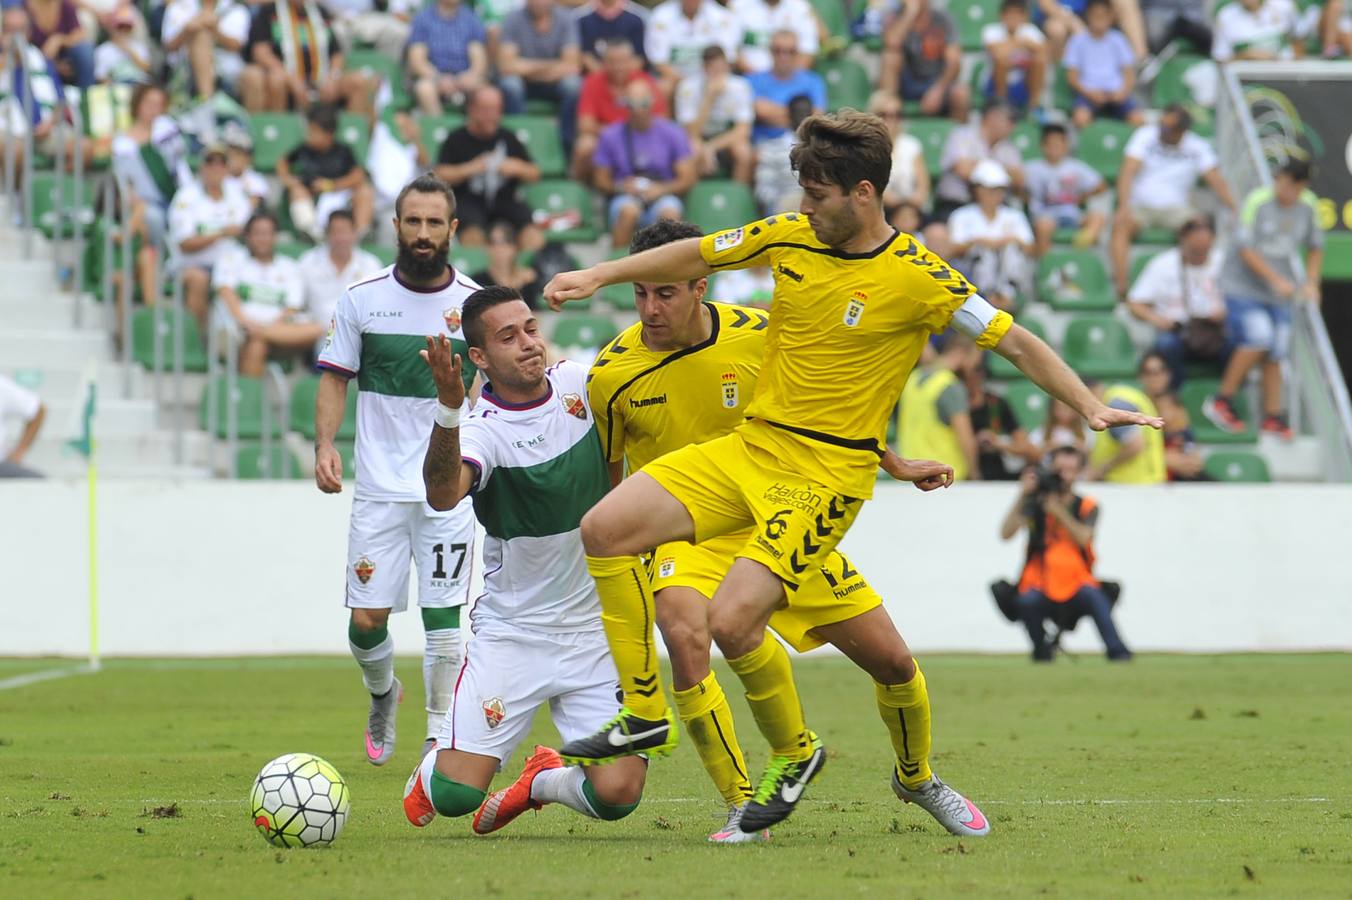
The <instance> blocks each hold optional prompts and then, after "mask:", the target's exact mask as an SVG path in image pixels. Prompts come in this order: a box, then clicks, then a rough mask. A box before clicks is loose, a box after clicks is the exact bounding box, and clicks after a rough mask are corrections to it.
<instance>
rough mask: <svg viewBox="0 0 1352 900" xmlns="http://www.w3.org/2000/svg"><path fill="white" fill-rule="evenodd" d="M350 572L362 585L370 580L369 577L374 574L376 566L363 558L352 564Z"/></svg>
mask: <svg viewBox="0 0 1352 900" xmlns="http://www.w3.org/2000/svg"><path fill="white" fill-rule="evenodd" d="M352 572H353V574H354V575H356V576H357V580H358V581H360V582H361V583H362V584H366V582H368V581H370V580H371V576H372V575H374V574H375V573H376V564H375V563H373V562H371V560H369V559H368V558H366V557H365V556H363V557H362V558H361V559H359V560H357V561H356V562H354V563H353V564H352Z"/></svg>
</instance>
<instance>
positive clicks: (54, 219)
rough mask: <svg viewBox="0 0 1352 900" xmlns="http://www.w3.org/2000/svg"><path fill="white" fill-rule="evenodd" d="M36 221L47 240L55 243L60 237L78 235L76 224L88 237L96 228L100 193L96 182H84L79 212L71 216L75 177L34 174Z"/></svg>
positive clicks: (73, 202) (34, 218) (50, 173)
mask: <svg viewBox="0 0 1352 900" xmlns="http://www.w3.org/2000/svg"><path fill="white" fill-rule="evenodd" d="M32 184H33V221H34V222H36V223H37V226H38V230H39V231H41V232H42V234H43V236H44V237H46V238H47V240H49V241H50V240H55V239H56V237H57V236H58V235H60V237H62V238H70V237H74V235H75V224H76V222H78V223H79V225H80V230H81V231H82V232H84V233H85V234H89V233H90V230H91V229H92V227H93V225H94V219H95V217H94V199H95V196H94V194H95V192H96V191H97V190H98V184H97V182H94V181H90V180H88V179H86V180H85V182H84V187H83V188H82V193H81V196H80V209H79V211H78V213H76V214H75V215H74V216H72V214H71V211H72V210H74V208H75V177H74V176H73V175H64V174H57V173H56V172H34V173H33V182H32Z"/></svg>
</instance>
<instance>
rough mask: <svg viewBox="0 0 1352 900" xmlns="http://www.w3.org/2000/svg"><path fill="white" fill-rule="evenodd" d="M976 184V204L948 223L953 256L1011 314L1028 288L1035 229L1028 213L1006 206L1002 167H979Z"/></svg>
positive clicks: (993, 301)
mask: <svg viewBox="0 0 1352 900" xmlns="http://www.w3.org/2000/svg"><path fill="white" fill-rule="evenodd" d="M971 182H972V194H973V195H974V196H975V198H976V202H975V203H969V204H967V205H966V206H963V207H959V208H958V209H956V210H954V211H953V215H952V216H950V217H949V219H948V239H949V241H950V242H951V249H950V255H951V257H952V258H953V260H954V262H955V264H956V265H957V267H958V269H959V270H960V271H961V272H962V273H963V274H964V275H966V276H967V278H968V280H969V281H971V282H972V283H973V284H975V285H976V286H977V289H978V290H980V291H981V294H982V296H983V297H985V298H986V299H987V300H989V301H990V302H991V304H992V305H994V306H996V307H998V308H999V309H1003V310H1012V309H1013V308H1014V306H1015V304H1016V302H1017V300H1018V295H1019V294H1020V293H1021V292H1022V291H1023V290H1025V289H1026V287H1027V281H1028V274H1029V266H1028V258H1029V256H1031V255H1032V253H1033V229H1032V228H1031V227H1029V225H1028V219H1027V217H1026V216H1024V214H1023V213H1021V212H1019V211H1018V210H1017V209H1015V208H1014V207H1012V206H1005V195H1006V193H1007V192H1008V190H1009V184H1010V179H1009V173H1008V172H1006V171H1005V170H1004V167H1003V166H1001V165H1000V164H999V163H998V162H996V161H995V160H993V159H987V160H982V161H981V162H980V163H977V165H976V168H974V169H973V170H972V177H971Z"/></svg>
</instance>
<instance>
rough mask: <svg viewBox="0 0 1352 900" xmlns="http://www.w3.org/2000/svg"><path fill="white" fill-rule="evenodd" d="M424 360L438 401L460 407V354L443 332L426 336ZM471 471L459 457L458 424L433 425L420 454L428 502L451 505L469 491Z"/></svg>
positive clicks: (439, 507) (462, 397)
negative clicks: (434, 335) (430, 374)
mask: <svg viewBox="0 0 1352 900" xmlns="http://www.w3.org/2000/svg"><path fill="white" fill-rule="evenodd" d="M419 353H420V355H421V356H422V358H423V362H425V363H427V366H428V368H430V369H431V370H432V380H433V381H435V382H436V384H437V402H438V403H440V404H441V405H442V406H445V407H447V408H449V409H454V410H460V409H462V407H464V405H465V382H464V381H463V380H461V375H460V355H459V354H458V353H452V352H451V342H450V339H449V338H447V337H446V336H445V335H442V336H441V337H438V338H431V337H429V338H428V339H427V349H426V350H421V351H419ZM473 483H474V474H473V472H472V471H471V470H470V467H469V466H466V465H463V464H462V461H461V458H460V426H459V424H458V423H457V424H456V425H455V426H454V427H452V428H443V427H442V426H441V425H438V424H433V425H432V438H431V440H430V441H428V444H427V455H426V456H424V457H423V487H424V489H425V490H426V493H427V505H428V506H430V507H432V508H433V509H436V510H447V509H451V508H453V507H454V506H455V505H456V504H457V503H459V502H460V500H461V499H462V498H463V497H464V496H465V495H466V494H468V493H469V491H470V488H471V487H472V486H473Z"/></svg>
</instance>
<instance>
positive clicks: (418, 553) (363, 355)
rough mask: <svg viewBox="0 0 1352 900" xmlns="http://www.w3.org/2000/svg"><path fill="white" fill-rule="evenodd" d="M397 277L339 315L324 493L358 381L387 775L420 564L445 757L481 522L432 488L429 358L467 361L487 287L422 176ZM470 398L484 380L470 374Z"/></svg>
mask: <svg viewBox="0 0 1352 900" xmlns="http://www.w3.org/2000/svg"><path fill="white" fill-rule="evenodd" d="M394 209H395V219H394V225H395V230H396V233H397V235H398V244H399V254H398V258H397V260H396V262H395V264H394V265H392V266H390V267H388V268H386V269H384V270H383V271H381V272H380V273H379V274H377V275H375V276H373V277H371V278H369V279H367V280H365V281H360V282H357V283H356V284H353V285H351V286H350V287H348V288H347V290H346V291H344V292H343V296H342V297H341V298H340V299H339V301H338V305H337V307H336V308H335V310H334V314H333V323H332V325H331V326H330V328H329V336H328V340H327V341H326V343H325V345H324V350H323V352H322V353H321V354H320V356H319V368H320V369H322V370H323V373H322V375H321V377H320V383H319V394H318V397H317V399H316V402H315V482H316V484H318V485H319V489H320V490H321V491H323V492H324V493H326V494H336V493H338V492H339V491H341V490H342V488H343V461H342V458H341V457H340V456H339V454H338V451H337V449H336V448H335V447H334V437H335V435H336V434H337V432H338V429H339V427H340V426H341V425H342V422H343V415H344V409H345V405H346V400H347V391H348V383H349V382H350V381H352V380H353V379H355V380H356V382H357V447H356V464H357V484H356V490H355V496H354V499H353V502H352V519H351V525H350V528H349V532H348V547H347V606H348V608H350V609H351V611H352V612H351V618H350V621H349V624H348V642H349V646H350V648H351V650H352V655H353V657H354V658H355V659H356V660H357V664H358V665H359V666H360V667H361V670H362V681H363V682H364V684H365V686H366V690H367V691H368V692H370V694H371V708H370V713H369V715H368V717H367V725H366V758H367V760H368V761H369V762H370V763H371V764H372V765H376V766H380V765H384V764H385V763H386V762H388V761H389V759H390V757H391V756H392V755H393V754H394V740H395V712H396V710H397V708H398V705H399V701H400V700H401V699H402V698H403V685H402V684H401V683H400V681H399V679H398V678H396V677H395V675H394V641H393V639H392V638H391V637H390V633H389V629H388V627H387V623H388V620H389V615H390V612H391V611H392V610H393V611H396V612H399V611H403V610H404V609H405V608H406V607H407V606H408V594H409V586H408V578H409V562H410V560H412V562H413V563H414V564H415V565H416V567H417V571H418V585H417V596H418V606H419V607H420V609H421V611H422V620H423V630H424V633H425V635H426V643H425V646H424V650H423V687H424V690H425V692H426V697H427V740H426V741H425V743H424V744H423V753H426V752H427V751H428V750H429V749H431V747H433V746H434V745H435V736H436V734H437V732H438V731H439V730H440V728H441V722H442V719H443V718H445V715H446V709H447V707H448V706H449V705H450V698H451V691H452V687H453V681H454V678H455V673H456V672H457V671H458V670H459V668H460V660H461V641H460V608H461V607H462V606H464V604H465V602H466V600H467V599H468V597H469V581H470V570H471V568H472V567H473V559H474V510H473V506H472V504H471V502H470V501H469V500H468V499H466V500H465V501H464V502H463V503H460V504H459V505H457V506H456V507H455V508H453V509H450V510H447V511H445V512H438V511H437V510H434V509H432V508H431V507H430V506H428V505H427V502H426V499H425V496H424V488H423V483H422V479H421V478H420V477H419V476H420V472H421V470H422V459H423V455H424V454H425V453H426V450H427V442H428V427H427V423H428V422H429V421H431V419H432V414H433V412H434V411H435V410H436V406H437V400H436V397H437V390H436V384H435V383H434V382H433V380H432V376H431V374H430V373H429V372H428V370H427V367H426V366H425V365H423V362H422V360H421V359H420V358H419V357H418V350H419V349H420V348H422V347H424V346H425V344H426V335H428V334H443V333H444V334H447V335H449V337H450V340H451V341H452V343H453V344H454V346H455V347H456V349H457V350H458V351H459V352H460V353H461V354H462V355H463V354H464V353H465V343H464V339H463V337H462V334H461V331H460V308H461V305H462V304H463V303H464V300H465V298H466V297H468V296H469V295H470V294H471V293H473V292H474V291H476V290H478V288H479V286H478V285H477V284H475V283H474V282H473V281H471V280H470V279H469V278H468V277H466V276H465V275H463V274H460V273H457V272H456V271H455V269H454V268H452V267H451V266H450V264H449V263H448V257H449V255H450V245H451V238H452V236H454V234H455V227H456V224H457V223H456V219H455V195H454V193H452V191H451V188H450V187H449V186H448V185H447V184H446V183H445V182H443V181H440V180H439V179H437V178H435V177H434V176H432V175H430V174H428V175H422V176H420V177H418V178H416V179H414V180H413V181H412V182H410V183H409V184H408V185H407V186H405V187H404V189H403V190H402V191H401V192H400V193H399V197H398V199H397V200H396V202H395V208H394ZM462 374H463V377H464V380H465V388H466V390H468V389H469V385H470V383H471V382H472V381H473V380H474V368H473V366H472V365H467V366H466V367H465V369H464V371H463V373H462Z"/></svg>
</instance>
